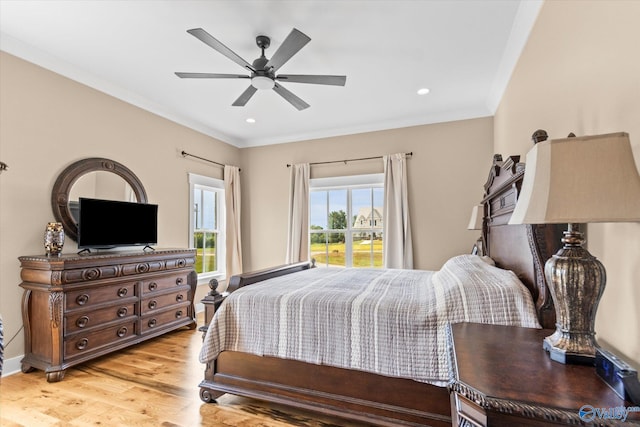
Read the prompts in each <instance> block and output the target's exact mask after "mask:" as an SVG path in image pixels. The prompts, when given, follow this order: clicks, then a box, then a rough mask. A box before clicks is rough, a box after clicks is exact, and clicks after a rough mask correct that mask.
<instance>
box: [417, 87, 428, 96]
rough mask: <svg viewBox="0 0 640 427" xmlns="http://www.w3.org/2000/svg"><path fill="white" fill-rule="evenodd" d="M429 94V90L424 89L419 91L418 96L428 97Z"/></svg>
mask: <svg viewBox="0 0 640 427" xmlns="http://www.w3.org/2000/svg"><path fill="white" fill-rule="evenodd" d="M428 93H429V89H427V88H426V87H423V88H422V89H418V95H426V94H428Z"/></svg>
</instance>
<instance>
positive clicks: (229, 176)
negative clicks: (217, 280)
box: [224, 165, 242, 277]
mask: <svg viewBox="0 0 640 427" xmlns="http://www.w3.org/2000/svg"><path fill="white" fill-rule="evenodd" d="M224 199H225V206H226V229H225V231H226V234H227V245H226V267H227V277H231V276H233V275H234V274H240V273H242V235H241V233H240V169H239V168H238V167H236V166H229V165H225V167H224Z"/></svg>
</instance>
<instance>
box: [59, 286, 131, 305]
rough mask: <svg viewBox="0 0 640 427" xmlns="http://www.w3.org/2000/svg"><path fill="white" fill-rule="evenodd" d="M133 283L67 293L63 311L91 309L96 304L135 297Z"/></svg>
mask: <svg viewBox="0 0 640 427" xmlns="http://www.w3.org/2000/svg"><path fill="white" fill-rule="evenodd" d="M135 290H136V285H135V282H123V283H120V284H116V285H108V286H96V287H93V288H84V289H78V290H75V291H70V292H67V294H66V298H65V300H66V303H65V309H66V310H72V309H75V308H82V307H93V306H95V305H97V304H102V303H107V302H114V301H118V300H124V299H125V298H129V297H134V296H135V295H136V291H135Z"/></svg>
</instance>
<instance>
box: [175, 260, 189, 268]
mask: <svg viewBox="0 0 640 427" xmlns="http://www.w3.org/2000/svg"><path fill="white" fill-rule="evenodd" d="M177 264H178V267H180V268H183V267H184V266H185V265H187V261H186V260H184V259H179V260H178V262H177Z"/></svg>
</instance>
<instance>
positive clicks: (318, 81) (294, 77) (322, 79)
mask: <svg viewBox="0 0 640 427" xmlns="http://www.w3.org/2000/svg"><path fill="white" fill-rule="evenodd" d="M276 80H280V81H283V82H287V83H288V82H291V83H311V84H315V85H332V86H344V85H345V83H346V82H347V76H317V75H308V74H280V75H278V76H277V77H276Z"/></svg>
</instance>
